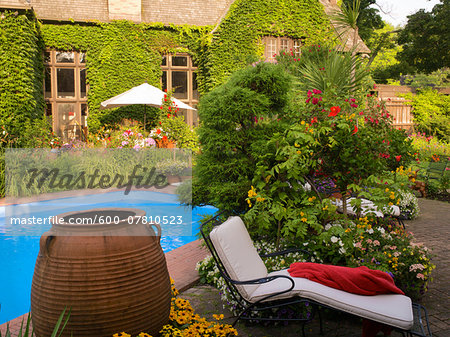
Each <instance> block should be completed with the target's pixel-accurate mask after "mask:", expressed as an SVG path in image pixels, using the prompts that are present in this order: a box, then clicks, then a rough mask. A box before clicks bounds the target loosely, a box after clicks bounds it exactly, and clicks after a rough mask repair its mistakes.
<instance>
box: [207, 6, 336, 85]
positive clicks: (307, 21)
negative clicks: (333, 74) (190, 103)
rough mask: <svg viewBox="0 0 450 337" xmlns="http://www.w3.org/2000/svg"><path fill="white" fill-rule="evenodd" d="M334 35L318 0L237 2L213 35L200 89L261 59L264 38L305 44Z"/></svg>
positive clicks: (220, 81) (319, 41) (222, 80)
mask: <svg viewBox="0 0 450 337" xmlns="http://www.w3.org/2000/svg"><path fill="white" fill-rule="evenodd" d="M333 34H334V31H333V29H332V27H331V24H330V21H329V19H328V17H327V15H326V14H325V12H324V9H323V6H322V4H320V2H319V1H318V0H282V1H280V0H237V1H235V2H234V3H233V5H232V6H231V8H230V10H229V12H228V14H227V16H226V17H225V19H224V20H223V22H222V23H221V24H220V26H219V27H218V29H217V31H216V32H215V33H214V36H213V38H212V41H211V43H210V48H209V50H208V54H207V60H205V64H202V65H201V69H199V79H200V84H199V88H200V91H201V92H207V91H209V90H211V89H212V88H214V87H215V86H217V85H218V84H221V83H223V82H224V80H225V79H226V78H227V77H228V76H229V75H230V74H231V73H232V72H234V71H235V70H237V69H240V68H242V67H243V66H245V65H246V64H248V63H249V61H252V60H259V59H261V58H262V56H263V50H264V47H263V45H262V43H261V38H262V37H263V36H268V35H271V36H288V37H291V38H293V39H301V40H302V42H303V43H304V44H306V45H311V44H320V43H323V41H326V40H329V39H330V38H331V37H332V36H333Z"/></svg>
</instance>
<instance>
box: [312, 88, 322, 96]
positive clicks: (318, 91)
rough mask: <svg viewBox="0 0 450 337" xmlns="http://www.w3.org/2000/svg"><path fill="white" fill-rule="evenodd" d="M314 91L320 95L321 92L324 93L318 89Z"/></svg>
mask: <svg viewBox="0 0 450 337" xmlns="http://www.w3.org/2000/svg"><path fill="white" fill-rule="evenodd" d="M313 92H314V93H315V94H317V95H320V94H321V93H322V91H320V90H317V89H313Z"/></svg>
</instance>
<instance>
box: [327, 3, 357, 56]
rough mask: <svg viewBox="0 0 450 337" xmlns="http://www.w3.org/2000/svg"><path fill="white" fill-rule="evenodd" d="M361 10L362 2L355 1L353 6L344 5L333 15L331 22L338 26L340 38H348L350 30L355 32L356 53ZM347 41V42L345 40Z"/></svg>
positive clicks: (354, 47) (353, 45)
mask: <svg viewBox="0 0 450 337" xmlns="http://www.w3.org/2000/svg"><path fill="white" fill-rule="evenodd" d="M360 8H361V0H353V4H352V5H351V6H350V5H347V4H345V3H343V4H342V6H341V9H340V10H336V11H334V12H333V13H332V15H331V21H332V22H333V24H334V25H335V26H336V28H337V30H338V32H339V35H340V36H343V37H345V36H347V35H348V34H349V31H350V30H353V39H352V41H353V42H352V47H351V48H352V50H353V53H356V52H355V50H356V46H357V44H358V25H357V21H358V17H359V12H360ZM344 41H345V40H344Z"/></svg>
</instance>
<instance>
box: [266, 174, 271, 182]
mask: <svg viewBox="0 0 450 337" xmlns="http://www.w3.org/2000/svg"><path fill="white" fill-rule="evenodd" d="M270 178H272V176H271V175H270V174H269V175H268V176H267V177H266V183H268V182H269V180H270Z"/></svg>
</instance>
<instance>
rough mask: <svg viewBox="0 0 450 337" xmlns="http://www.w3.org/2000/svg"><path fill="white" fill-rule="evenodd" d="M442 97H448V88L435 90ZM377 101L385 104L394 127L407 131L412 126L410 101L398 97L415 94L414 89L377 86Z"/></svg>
mask: <svg viewBox="0 0 450 337" xmlns="http://www.w3.org/2000/svg"><path fill="white" fill-rule="evenodd" d="M436 89H437V90H438V91H439V92H440V93H442V94H444V95H450V88H436ZM376 91H377V94H378V99H379V100H380V101H384V102H385V103H386V108H387V110H388V111H389V113H390V114H391V115H392V116H393V117H394V123H393V124H394V126H395V127H397V128H402V129H405V130H409V129H410V128H412V127H413V126H414V120H413V115H412V106H411V104H408V103H410V101H408V100H406V99H405V98H402V97H399V95H401V94H408V93H412V94H415V89H414V88H412V87H408V86H404V85H402V86H400V85H386V84H378V85H377V88H376Z"/></svg>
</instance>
